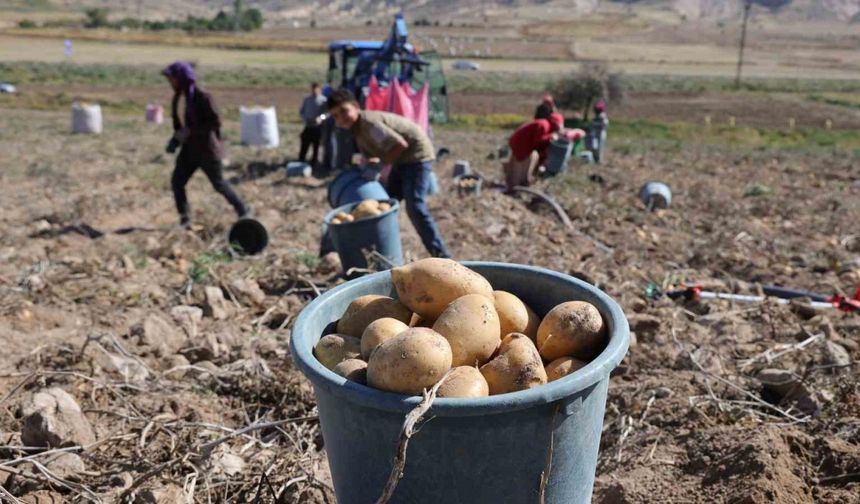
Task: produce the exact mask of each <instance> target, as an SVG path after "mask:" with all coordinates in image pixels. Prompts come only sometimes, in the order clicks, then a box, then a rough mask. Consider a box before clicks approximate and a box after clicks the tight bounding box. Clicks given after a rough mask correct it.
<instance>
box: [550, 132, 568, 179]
mask: <svg viewBox="0 0 860 504" xmlns="http://www.w3.org/2000/svg"><path fill="white" fill-rule="evenodd" d="M571 150H573V142H571V141H569V140H567V139H564V138H559V139H558V140H553V141H552V142H550V144H549V154H547V157H546V165H545V166H546V173H547V174H548V175H558V174H559V173H561V172H563V171H564V170H566V169H567V160H568V159H570V151H571Z"/></svg>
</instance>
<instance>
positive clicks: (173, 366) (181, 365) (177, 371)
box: [164, 354, 191, 380]
mask: <svg viewBox="0 0 860 504" xmlns="http://www.w3.org/2000/svg"><path fill="white" fill-rule="evenodd" d="M190 365H191V362H190V361H189V360H188V359H186V358H185V356H184V355H181V354H173V355H171V356H170V357H168V358H167V360H166V362H165V364H164V375H165V376H166V377H168V378H171V379H173V380H180V379H182V378H184V377H185V375H186V374H187V373H188V369H189V368H188V366H190Z"/></svg>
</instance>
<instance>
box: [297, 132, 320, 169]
mask: <svg viewBox="0 0 860 504" xmlns="http://www.w3.org/2000/svg"><path fill="white" fill-rule="evenodd" d="M321 133H322V129H321V128H320V127H319V126H307V125H306V126H305V129H303V130H302V134H301V136H300V138H301V141H302V143H301V147H300V148H299V161H306V159H305V158H306V157H307V155H308V147H311V146H313V149H314V150H313V155H312V157H311V164H314V165H315V164H317V159H318V157H319V152H320V135H321Z"/></svg>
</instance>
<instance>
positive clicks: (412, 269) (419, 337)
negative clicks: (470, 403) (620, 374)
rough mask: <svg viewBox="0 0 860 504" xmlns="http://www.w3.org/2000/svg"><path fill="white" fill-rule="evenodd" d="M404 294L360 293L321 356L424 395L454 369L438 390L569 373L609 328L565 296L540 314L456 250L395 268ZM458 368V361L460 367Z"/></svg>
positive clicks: (385, 386)
mask: <svg viewBox="0 0 860 504" xmlns="http://www.w3.org/2000/svg"><path fill="white" fill-rule="evenodd" d="M391 278H392V281H393V283H394V287H395V289H396V291H397V296H398V299H393V298H390V297H387V296H380V295H375V294H371V295H366V296H361V297H359V298H357V299H355V300H354V301H352V303H350V305H349V307H348V308H347V309H346V311H345V312H344V314H343V316H342V317H341V319H340V320H339V321H338V322H337V329H336V330H337V333H336V334H329V335H326V336H323V337H322V338H321V339H320V341H319V343H317V345H316V347H315V348H314V354H315V355H316V357H317V359H319V361H320V362H321V363H322V364H323V365H324V366H326V367H327V368H329V369H332V370H333V371H334V372H335V373H337V374H339V375H341V376H343V377H345V378H347V379H349V380H352V381H355V382H358V383H361V384H366V385H369V386H371V387H375V388H378V389H381V390H386V391H389V392H396V393H400V394H407V395H418V394H421V392H422V391H423V390H424V389H425V388H430V387H432V386H433V385H434V384H436V382H438V381H439V380H440V379H441V378H442V377H443V376H444V375H445V374H446V373H448V371H449V370H451V373H450V374H449V375H448V377H447V378H446V379H445V382H444V383H442V384H441V385H440V387H439V390H438V394H437V395H438V396H439V397H482V396H487V395H495V394H505V393H508V392H516V391H519V390H525V389H529V388H533V387H538V386H540V385H543V384H545V383H547V382H548V381H553V380H557V379H559V378H562V377H564V376H567V375H569V374H571V373H573V372H575V371H577V370H578V369H580V368H581V367H583V366H584V365H585V364H586V363H587V362H588V361H590V360H591V359H593V358H594V357H596V356H597V354H599V353H600V352H601V351H602V350H603V347H604V345H605V339H606V327H605V324H604V322H603V319H602V317H601V316H600V313H599V312H598V311H597V308H595V307H594V306H593V305H591V304H589V303H586V302H582V301H569V302H566V303H561V304H559V305H558V306H556V307H555V308H553V309H552V310H550V312H549V313H547V315H546V316H545V317H544V318H543V320H541V319H540V318H539V317H538V316H537V314H535V312H534V311H533V310H532V309H531V308H529V307H528V306H527V305H526V304H525V303H523V302H522V301H521V300H520V299H519V298H517V297H516V296H515V295H513V294H511V293H509V292H505V291H494V290H493V287H492V286H491V285H490V283H489V282H488V281H487V280H486V279H485V278H484V277H482V276H481V275H479V274H478V273H476V272H474V271H472V270H470V269H468V268H466V267H465V266H463V265H461V264H460V263H458V262H456V261H452V260H450V259H435V258H431V259H422V260H420V261H416V262H414V263H411V264H408V265H406V266H401V267H398V268H394V269H392V270H391ZM452 368H453V369H452Z"/></svg>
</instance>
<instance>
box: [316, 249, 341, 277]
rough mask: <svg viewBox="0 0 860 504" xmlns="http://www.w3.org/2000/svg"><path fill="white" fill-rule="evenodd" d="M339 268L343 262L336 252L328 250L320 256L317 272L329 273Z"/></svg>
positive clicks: (321, 273)
mask: <svg viewBox="0 0 860 504" xmlns="http://www.w3.org/2000/svg"><path fill="white" fill-rule="evenodd" d="M341 268H343V264H342V263H341V262H340V256H339V255H337V252H329V253H328V254H326V255H324V256H322V257H320V262H319V265H318V266H317V273H319V274H320V275H331V274H332V273H336V272H338V271H340V270H341Z"/></svg>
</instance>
